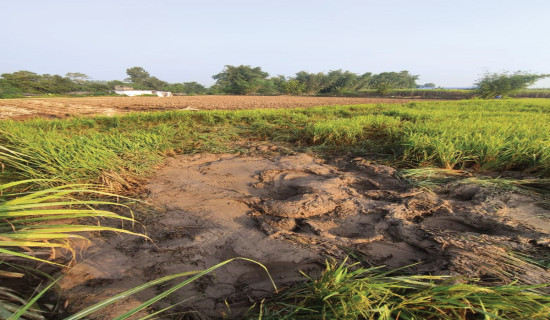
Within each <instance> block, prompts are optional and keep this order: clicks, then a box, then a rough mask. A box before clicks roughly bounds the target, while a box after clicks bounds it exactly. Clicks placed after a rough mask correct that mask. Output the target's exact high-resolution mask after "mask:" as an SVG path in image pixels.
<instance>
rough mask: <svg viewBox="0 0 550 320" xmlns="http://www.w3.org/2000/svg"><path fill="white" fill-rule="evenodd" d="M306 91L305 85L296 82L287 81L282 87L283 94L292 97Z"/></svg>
mask: <svg viewBox="0 0 550 320" xmlns="http://www.w3.org/2000/svg"><path fill="white" fill-rule="evenodd" d="M305 89H306V85H305V84H303V83H301V82H300V81H298V80H288V81H287V82H286V83H285V85H284V91H283V92H284V93H286V94H292V95H300V94H302V93H303V92H304V90H305Z"/></svg>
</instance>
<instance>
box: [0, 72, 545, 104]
mask: <svg viewBox="0 0 550 320" xmlns="http://www.w3.org/2000/svg"><path fill="white" fill-rule="evenodd" d="M126 73H127V74H128V78H127V79H125V82H124V81H119V80H114V81H108V82H107V81H91V80H90V77H88V76H87V75H86V74H83V73H80V72H69V73H67V74H66V75H65V77H62V76H60V75H49V74H43V75H39V74H36V73H33V72H30V71H17V72H14V73H4V74H2V75H1V77H0V98H18V97H22V96H24V95H29V94H31V95H41V94H42V95H44V94H48V95H51V94H71V95H107V94H111V93H110V92H111V91H112V90H115V87H130V88H133V89H139V90H147V89H148V90H163V91H171V92H174V93H181V94H240V95H250V94H258V95H281V94H291V95H301V94H307V95H331V96H348V95H349V96H364V97H379V96H395V97H417V98H435V99H469V98H472V97H474V96H480V97H483V98H494V97H495V96H497V95H504V96H513V97H525V98H549V97H550V90H547V89H537V90H534V89H525V88H526V87H527V86H528V85H531V84H533V83H535V82H536V81H537V80H539V79H542V78H545V77H547V76H548V75H533V74H528V73H524V72H516V73H513V74H508V73H501V74H496V73H495V74H489V73H488V74H485V75H484V76H483V77H482V78H481V79H480V80H478V82H477V83H476V84H475V85H476V86H478V87H479V89H478V90H474V89H471V90H450V89H441V88H439V89H435V88H436V85H435V84H434V83H426V84H424V85H417V83H416V80H417V79H418V78H419V76H418V75H412V74H410V73H409V72H408V71H406V70H405V71H400V72H382V73H379V74H373V73H371V72H366V73H363V74H356V73H353V72H350V71H343V70H341V69H339V70H331V71H329V72H327V73H324V72H318V73H310V72H307V71H300V72H297V73H296V74H295V75H294V76H290V77H286V76H283V75H278V76H276V77H269V74H268V73H267V72H264V71H262V69H261V68H260V67H255V68H253V67H251V66H246V65H240V66H231V65H226V66H225V67H224V69H223V70H222V71H221V72H220V73H218V74H216V75H214V76H213V78H214V79H215V80H216V83H215V84H214V85H213V86H211V87H210V88H206V87H205V86H203V85H201V84H200V83H197V82H194V81H193V82H183V83H168V82H166V81H162V80H160V79H158V78H157V77H154V76H151V75H150V74H149V72H147V71H146V70H145V69H143V68H142V67H132V68H128V69H126Z"/></svg>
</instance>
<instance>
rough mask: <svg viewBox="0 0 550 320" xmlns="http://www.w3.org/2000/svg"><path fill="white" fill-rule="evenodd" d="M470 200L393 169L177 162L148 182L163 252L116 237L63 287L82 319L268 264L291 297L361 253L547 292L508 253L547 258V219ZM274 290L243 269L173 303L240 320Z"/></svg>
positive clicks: (149, 221) (533, 211)
mask: <svg viewBox="0 0 550 320" xmlns="http://www.w3.org/2000/svg"><path fill="white" fill-rule="evenodd" d="M460 188H462V189H460V190H459V189H457V190H454V191H453V192H449V193H448V194H447V195H446V196H439V195H436V194H434V193H430V192H428V191H424V190H420V189H415V188H412V187H410V186H409V185H407V184H406V183H405V182H404V181H402V180H400V179H399V178H398V176H397V175H396V171H395V169H393V168H390V167H386V166H382V165H377V164H370V163H368V162H365V161H363V160H362V159H353V160H339V161H333V162H331V163H327V162H325V161H323V160H321V159H317V158H314V157H311V156H308V155H305V154H300V155H293V156H278V157H271V158H265V157H239V156H234V155H221V156H220V155H197V156H180V157H175V158H171V159H169V160H168V161H167V162H166V164H165V165H164V166H163V167H162V168H160V169H159V170H158V172H157V174H156V175H155V177H154V178H152V179H151V180H150V181H149V182H148V184H147V189H148V191H149V194H148V196H147V201H148V202H149V203H151V204H152V205H153V206H154V207H155V208H157V209H155V210H154V212H153V213H147V214H146V219H145V221H146V223H145V226H146V228H147V233H148V234H149V236H150V237H151V238H152V239H153V240H154V243H151V242H146V241H143V240H142V239H136V238H130V237H119V236H112V237H109V238H104V239H103V240H102V242H101V243H100V244H98V245H96V246H95V247H92V248H91V249H89V250H88V251H87V253H86V256H85V260H84V261H82V262H81V263H80V264H79V265H78V266H77V267H76V268H74V269H73V270H72V271H70V272H69V273H68V274H67V275H66V276H65V278H64V279H63V280H62V284H61V286H62V289H63V292H64V293H63V295H64V298H65V299H67V300H68V302H67V304H68V308H69V310H79V309H81V308H82V306H84V305H90V304H92V303H94V302H97V301H99V300H101V299H102V298H103V299H104V298H107V297H109V296H110V295H113V294H114V293H115V292H120V291H123V290H124V289H129V288H131V287H134V286H136V285H137V284H140V283H144V282H146V281H149V280H153V279H157V278H159V277H161V276H164V275H168V274H173V273H181V272H185V271H191V270H199V269H205V268H208V267H210V266H213V265H215V264H217V263H219V262H221V261H224V260H226V259H229V258H233V257H246V258H250V259H254V260H256V261H258V262H261V263H263V264H264V265H265V266H266V267H267V268H268V269H269V271H270V273H271V275H272V277H273V279H274V280H275V282H276V284H277V286H279V287H284V286H286V285H291V284H292V283H294V282H296V281H300V280H303V277H302V275H301V274H300V271H302V272H305V273H308V274H312V275H315V274H316V273H318V272H319V271H320V270H321V269H322V268H323V262H324V260H325V259H326V258H328V257H334V258H343V257H344V256H346V255H348V254H350V252H352V253H353V254H354V255H355V256H361V257H362V261H363V263H366V264H371V265H376V266H378V265H386V266H388V267H389V268H398V267H403V266H407V265H411V264H414V265H413V266H412V267H411V268H410V269H411V271H412V272H417V273H424V274H460V275H464V276H467V277H479V278H482V279H484V280H486V281H489V282H498V283H502V282H506V281H509V280H513V279H519V280H520V281H522V282H524V283H540V282H549V281H550V276H549V275H548V272H547V271H545V270H544V269H543V268H539V267H536V266H533V265H528V264H526V263H522V262H521V260H513V256H511V255H510V252H532V251H537V252H541V251H543V252H546V253H548V244H549V243H548V239H549V234H548V226H549V223H548V218H547V217H548V213H549V211H548V210H546V209H544V208H541V207H540V206H536V205H535V204H534V203H535V202H536V199H531V198H529V197H523V198H522V197H520V196H517V195H510V196H507V197H503V196H502V195H500V196H498V197H497V196H495V197H481V196H480V195H479V194H480V192H481V191H480V190H479V189H476V190H474V189H467V188H466V187H464V186H461V187H460ZM163 288H165V287H155V288H151V289H149V290H147V291H145V292H142V293H140V295H138V296H136V297H134V298H132V299H133V300H132V301H130V302H129V303H128V305H129V306H131V305H135V304H136V303H137V302H138V301H145V299H148V298H150V297H152V296H153V295H155V294H156V293H158V292H160V291H162V289H163ZM272 292H273V287H272V285H271V283H270V281H269V278H268V277H267V276H266V274H265V272H264V271H263V270H262V269H261V268H260V267H258V266H257V265H254V264H251V263H246V262H243V261H240V262H235V263H231V264H229V265H227V266H225V267H223V269H221V270H219V271H218V272H216V273H215V275H212V276H209V277H205V278H202V279H201V280H200V281H197V282H195V283H193V284H191V285H189V286H188V287H185V288H184V289H182V290H179V291H178V292H176V293H175V294H174V295H172V296H171V298H170V299H171V300H170V301H169V303H179V302H180V301H183V300H187V299H189V300H188V301H187V302H186V303H185V304H183V305H185V307H180V306H179V307H178V308H179V309H181V310H198V311H199V312H200V313H201V315H202V316H205V317H210V318H213V319H218V318H222V317H223V316H224V314H226V315H227V314H229V313H231V314H233V315H239V314H242V313H243V312H244V311H246V310H247V309H248V308H249V307H250V306H251V305H252V304H253V303H254V302H258V301H260V300H261V299H262V298H264V297H267V296H269V295H270V294H272ZM226 303H227V304H229V305H230V308H231V309H230V310H228V308H227V304H226ZM161 307H162V306H161ZM125 308H126V307H125V306H117V307H116V308H114V309H111V310H110V311H108V312H110V313H107V314H105V315H104V318H105V319H107V318H110V317H112V315H113V314H114V313H116V312H120V311H121V310H122V309H125ZM126 309H128V308H126Z"/></svg>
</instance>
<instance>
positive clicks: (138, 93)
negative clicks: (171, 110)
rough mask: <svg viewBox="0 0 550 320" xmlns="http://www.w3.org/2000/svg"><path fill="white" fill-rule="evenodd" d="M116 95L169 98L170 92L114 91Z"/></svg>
mask: <svg viewBox="0 0 550 320" xmlns="http://www.w3.org/2000/svg"><path fill="white" fill-rule="evenodd" d="M115 93H116V94H122V95H126V96H130V97H135V96H141V95H144V94H156V95H157V96H159V97H171V96H172V92H169V91H157V90H115Z"/></svg>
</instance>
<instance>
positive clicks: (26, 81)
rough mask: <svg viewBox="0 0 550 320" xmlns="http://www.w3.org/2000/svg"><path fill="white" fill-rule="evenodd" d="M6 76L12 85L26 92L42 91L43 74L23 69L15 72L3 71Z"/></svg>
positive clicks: (4, 76)
mask: <svg viewBox="0 0 550 320" xmlns="http://www.w3.org/2000/svg"><path fill="white" fill-rule="evenodd" d="M2 78H4V79H5V80H6V81H7V82H8V83H9V84H10V85H11V86H13V87H15V88H17V89H19V90H20V91H21V92H24V93H40V92H42V91H41V88H40V87H41V86H40V79H41V78H42V76H41V75H39V74H36V73H34V72H30V71H26V70H21V71H16V72H14V73H3V74H2Z"/></svg>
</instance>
